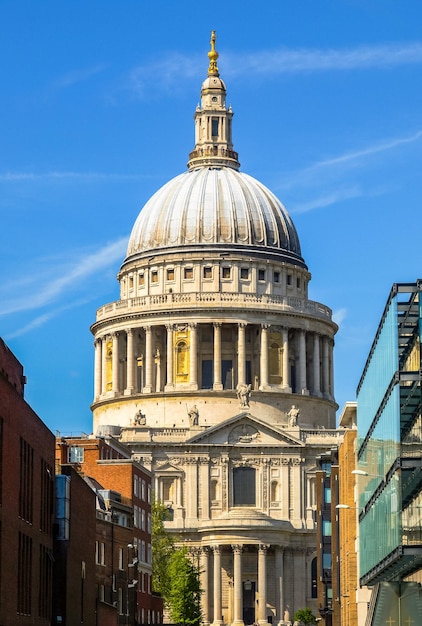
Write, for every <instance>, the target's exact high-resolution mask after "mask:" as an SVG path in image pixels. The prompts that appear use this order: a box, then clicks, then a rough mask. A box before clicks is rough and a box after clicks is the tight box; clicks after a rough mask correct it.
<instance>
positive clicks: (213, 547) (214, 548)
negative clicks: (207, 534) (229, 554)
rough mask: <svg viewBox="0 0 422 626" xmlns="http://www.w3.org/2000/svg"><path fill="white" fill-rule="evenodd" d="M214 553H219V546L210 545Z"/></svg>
mask: <svg viewBox="0 0 422 626" xmlns="http://www.w3.org/2000/svg"><path fill="white" fill-rule="evenodd" d="M210 547H211V550H212V551H213V552H214V554H221V546H210Z"/></svg>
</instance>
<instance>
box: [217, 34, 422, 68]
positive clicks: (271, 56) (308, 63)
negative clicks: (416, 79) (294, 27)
mask: <svg viewBox="0 0 422 626" xmlns="http://www.w3.org/2000/svg"><path fill="white" fill-rule="evenodd" d="M224 59H225V61H224V66H225V67H226V65H227V66H228V67H227V70H228V71H229V72H230V74H231V75H237V74H242V75H244V74H245V72H247V73H248V74H249V73H251V72H252V73H253V74H263V75H264V74H292V73H296V72H313V71H319V72H321V71H337V70H341V71H343V70H356V69H381V68H391V67H395V66H399V65H409V64H420V63H422V43H421V42H414V43H410V44H409V43H403V44H401V43H396V44H385V45H378V46H358V47H356V48H338V49H332V48H331V49H327V50H324V49H320V48H310V49H306V48H300V49H297V50H289V49H287V48H281V49H278V50H273V51H265V50H264V51H261V52H259V51H258V52H256V53H253V54H247V55H243V56H240V58H239V56H237V55H236V56H235V55H232V54H225V55H224Z"/></svg>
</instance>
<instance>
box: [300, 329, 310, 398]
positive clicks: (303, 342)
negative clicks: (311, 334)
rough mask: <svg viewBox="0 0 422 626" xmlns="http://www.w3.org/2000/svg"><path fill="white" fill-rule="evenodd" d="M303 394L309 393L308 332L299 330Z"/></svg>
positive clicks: (301, 391) (301, 389) (301, 390)
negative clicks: (307, 380)
mask: <svg viewBox="0 0 422 626" xmlns="http://www.w3.org/2000/svg"><path fill="white" fill-rule="evenodd" d="M298 392H299V393H301V394H302V395H306V396H307V395H309V391H308V389H307V387H306V333H305V331H304V330H299V389H298Z"/></svg>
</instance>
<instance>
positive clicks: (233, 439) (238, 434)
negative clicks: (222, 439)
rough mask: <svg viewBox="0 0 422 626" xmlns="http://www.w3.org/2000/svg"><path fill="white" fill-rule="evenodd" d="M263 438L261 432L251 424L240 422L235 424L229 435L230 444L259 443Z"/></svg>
mask: <svg viewBox="0 0 422 626" xmlns="http://www.w3.org/2000/svg"><path fill="white" fill-rule="evenodd" d="M260 440H261V433H260V432H259V431H258V430H257V429H256V428H254V427H253V426H251V425H250V424H239V426H235V428H233V429H232V430H231V431H230V433H229V437H228V442H229V443H230V444H232V445H233V444H236V443H243V444H244V443H258V442H259V441H260Z"/></svg>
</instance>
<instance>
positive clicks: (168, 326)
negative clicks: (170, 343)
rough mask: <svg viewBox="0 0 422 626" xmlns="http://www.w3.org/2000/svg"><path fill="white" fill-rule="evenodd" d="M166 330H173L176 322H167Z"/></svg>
mask: <svg viewBox="0 0 422 626" xmlns="http://www.w3.org/2000/svg"><path fill="white" fill-rule="evenodd" d="M144 328H146V327H145V326H144ZM166 330H167V331H173V330H174V324H166Z"/></svg>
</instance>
